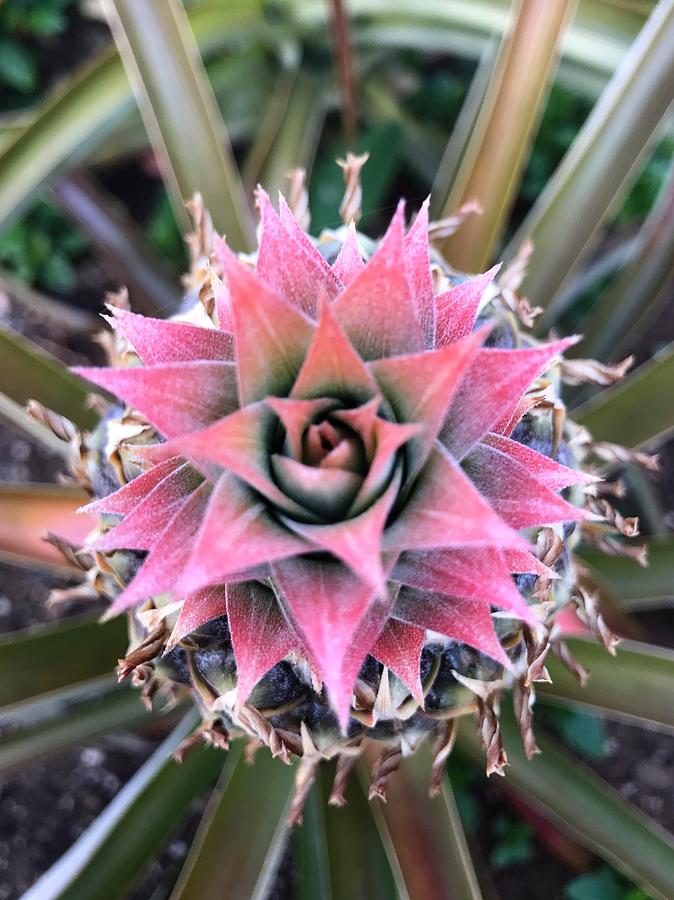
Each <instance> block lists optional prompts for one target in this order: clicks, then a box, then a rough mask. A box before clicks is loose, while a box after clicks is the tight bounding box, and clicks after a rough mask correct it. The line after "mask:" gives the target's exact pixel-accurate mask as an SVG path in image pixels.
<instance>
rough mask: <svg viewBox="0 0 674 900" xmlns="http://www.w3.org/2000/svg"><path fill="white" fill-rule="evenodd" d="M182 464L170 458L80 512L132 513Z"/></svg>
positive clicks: (97, 513) (180, 459)
mask: <svg viewBox="0 0 674 900" xmlns="http://www.w3.org/2000/svg"><path fill="white" fill-rule="evenodd" d="M161 446H163V445H161ZM184 462H185V461H184V460H183V459H182V458H181V457H180V456H175V455H174V456H171V457H169V458H168V459H165V460H163V461H162V462H161V463H160V464H159V465H157V466H154V467H153V468H152V469H149V470H148V471H147V472H143V473H142V474H141V475H138V477H137V478H134V479H133V480H132V481H129V482H128V484H125V485H124V486H123V487H121V488H120V489H119V490H118V491H115V492H114V493H112V494H108V496H107V497H101V499H100V500H94V501H93V502H92V503H87V505H86V506H83V507H82V508H81V510H80V512H85V513H88V514H89V515H100V514H101V513H116V514H117V515H120V516H125V515H126V514H127V513H130V512H132V511H133V510H134V509H135V508H136V506H137V505H138V504H139V503H140V501H141V500H143V498H144V497H146V496H147V495H148V494H149V493H150V491H151V490H152V489H153V488H155V487H156V486H157V485H158V484H159V482H160V481H162V480H163V479H164V478H166V476H167V475H170V474H171V472H174V471H175V470H176V469H178V468H179V467H180V466H182V465H183V463H184Z"/></svg>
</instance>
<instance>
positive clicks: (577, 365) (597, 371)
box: [560, 356, 634, 385]
mask: <svg viewBox="0 0 674 900" xmlns="http://www.w3.org/2000/svg"><path fill="white" fill-rule="evenodd" d="M633 363H634V357H633V356H628V357H627V358H626V359H623V360H622V361H621V362H618V363H613V364H611V365H607V364H606V363H601V362H598V361H597V360H596V359H563V360H562V361H561V363H560V367H561V372H562V378H563V379H564V381H565V382H566V384H570V385H580V384H599V385H608V384H615V382H616V381H620V379H621V378H624V376H625V374H626V372H628V371H629V369H631V368H632V364H633Z"/></svg>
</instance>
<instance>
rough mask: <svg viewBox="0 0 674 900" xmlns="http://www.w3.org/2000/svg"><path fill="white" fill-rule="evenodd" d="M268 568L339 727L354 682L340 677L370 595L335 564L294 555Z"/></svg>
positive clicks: (368, 607) (371, 596) (348, 704)
mask: <svg viewBox="0 0 674 900" xmlns="http://www.w3.org/2000/svg"><path fill="white" fill-rule="evenodd" d="M272 569H273V573H274V578H275V580H276V583H277V584H278V587H279V589H280V592H281V597H282V600H283V603H284V606H285V609H286V611H287V613H288V615H289V617H290V619H291V620H292V622H293V624H294V625H295V627H296V629H297V631H298V632H299V634H300V636H301V637H302V639H303V641H304V643H305V644H306V645H307V647H308V649H309V652H310V654H311V657H312V658H313V659H314V660H315V662H316V665H317V666H318V670H319V675H320V676H321V679H322V680H323V682H324V683H325V686H326V688H327V690H328V694H329V696H330V700H331V702H332V705H333V707H334V709H335V711H336V712H337V715H338V717H339V719H340V722H341V723H342V725H344V724H345V723H346V721H347V720H348V711H349V707H350V704H351V696H352V692H353V683H354V679H355V675H354V678H353V679H350V678H348V677H347V678H345V677H344V667H345V663H346V660H347V658H348V657H349V654H350V651H351V650H352V643H353V640H354V636H355V635H356V633H357V631H358V628H359V625H360V624H361V622H362V621H363V619H364V618H365V616H366V614H367V613H368V611H369V610H370V608H371V607H372V605H373V601H374V592H373V590H372V589H371V588H370V587H369V586H368V585H367V584H365V583H364V582H363V581H361V580H360V579H359V578H357V577H356V576H355V575H354V574H353V573H352V572H351V571H349V569H347V568H346V566H344V565H343V564H342V563H340V562H338V561H336V560H318V559H304V558H302V557H300V558H295V559H288V560H284V561H282V562H278V563H275V564H274V565H273V567H272ZM382 625H383V622H382ZM375 637H376V636H375ZM366 652H367V651H366ZM364 656H365V653H363V657H364ZM361 661H362V658H361Z"/></svg>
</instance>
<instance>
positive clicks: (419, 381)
mask: <svg viewBox="0 0 674 900" xmlns="http://www.w3.org/2000/svg"><path fill="white" fill-rule="evenodd" d="M485 337H486V330H485V329H480V330H479V331H476V332H474V333H473V334H471V335H469V336H468V337H467V338H465V339H464V340H461V341H457V342H456V343H454V344H452V345H451V346H449V347H443V348H442V349H440V350H431V351H428V352H426V353H416V354H414V355H412V356H396V357H392V358H390V359H379V360H375V361H374V362H372V363H370V364H369V366H370V369H371V370H372V373H373V374H374V377H375V378H376V380H377V383H378V385H379V387H380V388H381V390H382V392H383V393H384V396H385V397H386V399H387V400H388V401H389V403H390V404H391V406H392V408H393V411H394V412H395V414H396V417H397V419H398V421H400V422H416V423H418V424H420V425H422V426H423V434H421V435H420V436H419V437H417V438H416V439H415V440H413V441H412V445H411V448H410V450H411V453H410V474H409V477H410V478H413V477H414V476H415V475H416V473H417V472H418V471H419V469H420V468H421V466H422V465H423V464H424V462H425V461H426V458H427V457H428V454H429V453H430V450H431V447H432V446H433V444H434V442H435V439H436V437H437V435H438V432H439V430H440V428H441V426H442V423H443V421H444V419H445V415H446V413H447V409H448V407H449V404H450V403H451V400H452V397H453V396H454V393H455V391H456V390H457V387H458V385H459V382H460V381H461V378H462V377H463V376H464V374H465V373H466V371H467V369H468V366H469V365H470V362H471V360H472V359H473V357H474V356H475V354H476V353H477V351H478V349H479V346H480V344H481V343H482V341H483V340H484V338H485Z"/></svg>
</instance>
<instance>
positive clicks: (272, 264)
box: [257, 190, 341, 316]
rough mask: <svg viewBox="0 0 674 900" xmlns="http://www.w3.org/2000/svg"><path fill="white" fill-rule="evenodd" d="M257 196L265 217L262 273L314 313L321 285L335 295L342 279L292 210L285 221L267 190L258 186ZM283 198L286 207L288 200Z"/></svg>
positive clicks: (296, 303) (291, 299)
mask: <svg viewBox="0 0 674 900" xmlns="http://www.w3.org/2000/svg"><path fill="white" fill-rule="evenodd" d="M257 199H258V204H259V206H260V213H261V220H262V229H261V232H260V249H259V251H258V256H257V272H258V275H259V276H260V278H261V279H262V280H263V281H264V282H265V283H266V284H268V285H269V286H270V287H271V288H273V289H274V291H276V293H278V294H280V295H281V296H282V297H285V298H286V300H287V301H288V302H289V303H292V304H293V305H294V306H296V307H298V308H299V309H301V310H302V311H303V312H305V313H306V314H307V315H309V316H314V315H315V312H316V301H317V298H318V289H319V287H320V286H321V285H322V286H323V287H324V288H325V289H326V291H327V292H328V295H329V296H330V297H331V298H332V297H335V296H336V295H337V293H338V292H339V290H340V287H341V285H340V283H339V280H338V279H337V277H336V275H335V274H334V273H333V272H332V271H331V269H330V266H329V265H328V264H327V262H326V261H325V260H324V259H323V257H322V256H321V254H320V253H319V252H318V250H317V249H316V248H315V247H314V245H313V244H312V243H311V241H310V240H309V238H308V237H307V236H306V235H305V234H304V232H303V231H302V229H301V228H300V226H299V225H298V223H297V221H296V220H295V217H294V216H293V215H292V213H291V214H290V217H289V218H287V219H286V220H285V221H283V222H282V221H281V219H280V218H279V216H278V215H277V214H276V211H275V210H274V207H273V206H272V205H271V202H270V200H269V197H268V196H267V194H266V193H265V192H264V191H262V190H258V192H257ZM279 202H280V203H281V207H282V209H283V205H284V204H285V201H284V200H280V201H279Z"/></svg>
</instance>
